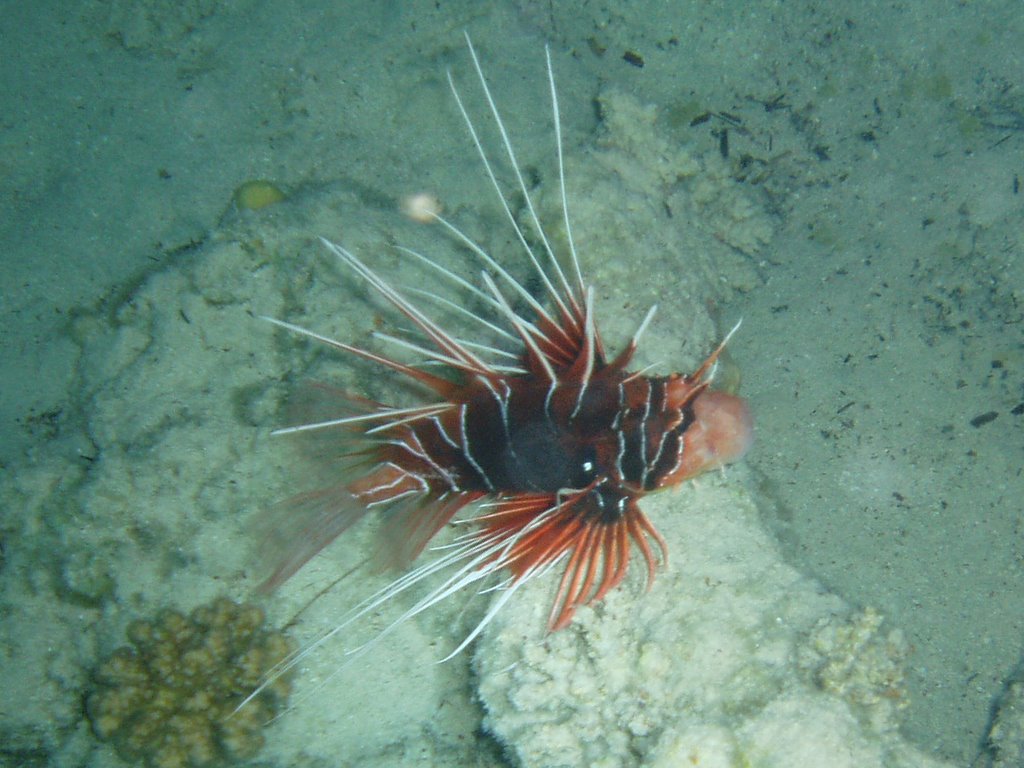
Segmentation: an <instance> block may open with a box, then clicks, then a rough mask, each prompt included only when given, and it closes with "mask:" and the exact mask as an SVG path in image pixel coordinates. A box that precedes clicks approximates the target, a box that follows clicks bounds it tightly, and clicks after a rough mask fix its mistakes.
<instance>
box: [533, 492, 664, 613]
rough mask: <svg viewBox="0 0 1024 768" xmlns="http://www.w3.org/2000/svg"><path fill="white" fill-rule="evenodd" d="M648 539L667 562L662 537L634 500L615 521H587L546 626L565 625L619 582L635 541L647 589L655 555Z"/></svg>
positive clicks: (656, 560) (650, 580) (627, 564)
mask: <svg viewBox="0 0 1024 768" xmlns="http://www.w3.org/2000/svg"><path fill="white" fill-rule="evenodd" d="M649 539H653V540H654V541H655V542H656V543H657V545H658V547H659V549H660V550H661V561H662V563H667V561H668V549H667V547H666V545H665V541H664V539H662V537H661V535H660V534H659V533H658V531H657V530H656V529H655V528H654V526H653V525H652V524H651V523H650V521H649V520H648V519H647V517H646V515H644V513H643V512H641V511H640V508H639V507H638V506H637V505H636V503H635V502H631V503H630V504H629V505H628V507H627V509H626V511H625V513H624V514H623V515H622V516H621V517H620V518H619V519H617V520H615V521H614V522H610V523H609V522H604V521H596V522H590V523H589V524H588V525H587V527H586V530H585V531H584V532H583V534H582V535H581V536H580V537H579V539H578V541H577V542H576V544H575V545H574V547H573V549H572V552H571V554H570V555H569V562H568V563H567V564H566V567H565V572H564V573H563V574H562V578H561V581H560V582H559V584H558V592H557V593H556V595H555V601H554V604H553V605H552V606H551V613H550V614H549V616H548V627H549V629H550V630H551V631H552V632H554V631H556V630H559V629H562V628H564V627H566V626H568V625H569V623H570V622H571V621H572V619H573V616H574V615H575V614H576V609H577V608H579V607H580V606H583V605H590V604H592V603H598V602H600V601H601V600H603V599H604V598H605V596H606V595H607V594H608V593H609V592H610V591H611V590H613V589H615V588H616V587H617V586H619V584H621V583H622V580H623V579H624V578H625V577H626V573H627V571H628V569H629V557H630V548H631V544H636V546H637V548H638V549H639V550H640V554H641V555H642V556H643V558H644V561H645V562H646V564H647V588H648V589H650V587H651V585H652V584H653V583H654V575H655V572H656V571H657V568H658V559H657V556H656V555H655V553H654V550H653V549H652V547H651V543H650V541H649Z"/></svg>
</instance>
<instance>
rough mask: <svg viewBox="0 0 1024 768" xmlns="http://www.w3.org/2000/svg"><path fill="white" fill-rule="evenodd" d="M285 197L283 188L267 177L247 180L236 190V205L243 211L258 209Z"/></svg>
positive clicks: (278, 201)
mask: <svg viewBox="0 0 1024 768" xmlns="http://www.w3.org/2000/svg"><path fill="white" fill-rule="evenodd" d="M284 199H285V194H284V192H282V191H281V188H280V187H278V186H277V185H276V184H274V183H273V182H272V181H266V180H265V179H253V180H251V181H246V182H244V183H242V184H240V185H239V186H238V189H236V190H235V205H237V206H238V208H239V209H240V210H243V211H258V210H260V209H261V208H266V207H267V206H268V205H273V204H274V203H280V202H281V201H282V200H284Z"/></svg>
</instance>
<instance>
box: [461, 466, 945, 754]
mask: <svg viewBox="0 0 1024 768" xmlns="http://www.w3.org/2000/svg"><path fill="white" fill-rule="evenodd" d="M735 472H736V473H737V474H738V473H741V472H742V470H737V471H735ZM645 508H646V509H647V510H648V512H649V513H650V516H651V518H652V521H653V522H654V523H655V525H656V526H658V527H659V529H660V530H661V531H662V533H663V534H664V535H665V537H666V539H667V540H668V541H669V542H670V546H671V547H672V551H671V558H672V559H671V565H670V567H669V568H668V569H667V570H663V571H662V572H660V573H659V575H658V577H657V580H656V582H655V584H654V586H653V588H652V589H651V590H650V591H649V592H646V593H645V592H644V589H643V586H642V582H643V579H642V573H641V572H640V571H641V569H639V568H636V569H634V571H635V572H634V573H632V574H631V579H630V580H628V583H627V585H626V586H625V588H623V589H619V590H616V591H615V592H614V593H612V594H611V595H609V597H608V598H607V599H606V600H605V601H604V603H603V604H601V605H599V606H596V607H594V608H585V609H583V610H581V611H580V612H579V614H578V618H577V620H576V621H575V622H574V623H573V625H572V626H570V627H569V628H568V629H566V630H564V631H561V632H557V633H554V634H550V635H548V634H545V632H544V631H543V629H542V627H543V624H544V617H545V613H546V610H547V607H548V606H547V600H548V598H549V597H550V595H549V594H548V593H549V585H548V584H546V583H544V582H543V581H541V582H534V583H532V584H530V585H528V586H527V587H525V588H523V590H522V593H521V594H520V595H518V597H519V599H517V600H512V601H509V603H508V605H507V606H506V607H505V609H503V611H502V612H501V613H500V614H499V615H498V616H497V617H496V618H495V620H494V621H493V622H492V624H491V625H490V627H489V628H488V630H487V631H486V633H485V636H484V638H483V640H482V642H481V643H480V645H479V647H478V650H477V653H476V658H475V663H476V668H477V671H478V673H479V676H480V684H479V690H480V695H481V697H482V698H483V700H484V702H485V705H486V707H487V720H486V726H487V728H489V729H490V730H491V731H492V732H493V733H494V734H495V735H496V736H497V737H498V738H499V739H500V740H501V741H502V742H503V743H504V744H505V745H506V747H507V748H508V749H509V750H510V751H511V752H513V753H514V754H515V755H516V757H517V759H518V760H519V761H520V762H521V763H522V765H524V766H528V767H529V766H548V767H553V766H566V767H568V766H601V767H602V768H613V767H616V768H617V767H619V766H657V767H658V768H668V767H669V766H679V765H699V766H703V767H705V768H707V767H709V766H710V767H714V768H718V767H719V766H720V767H721V768H734V767H737V766H744V767H745V768H746V767H748V766H749V767H750V768H754V767H755V766H756V767H757V768H783V767H785V768H801V767H803V766H806V767H807V768H818V767H819V766H824V765H828V766H831V767H832V768H844V767H846V766H849V768H854V767H855V766H856V768H869V767H871V766H879V768H881V766H886V767H896V768H911V767H912V766H913V767H914V768H938V766H940V765H944V764H943V763H940V762H938V761H936V760H934V759H932V758H930V757H928V756H926V755H924V754H922V753H921V752H919V751H917V750H916V749H915V748H913V747H911V746H910V745H909V744H908V743H907V742H905V741H904V740H903V739H902V738H901V737H900V735H899V733H898V731H897V719H896V715H897V713H898V712H899V710H900V709H901V708H902V707H903V706H904V702H905V692H904V691H903V690H902V688H901V687H900V684H901V680H902V677H901V675H902V673H901V660H902V658H903V655H904V654H905V652H906V648H905V643H904V642H903V640H902V638H901V636H900V634H899V633H898V632H897V631H886V630H885V629H884V628H883V625H882V621H881V618H880V617H879V615H878V614H877V613H876V612H874V611H870V610H868V611H864V612H860V613H853V612H851V610H850V608H849V607H848V606H846V605H845V604H844V603H843V602H842V601H841V600H840V599H839V598H838V597H836V596H834V595H830V594H828V593H826V592H825V591H824V590H823V589H822V588H821V586H820V585H819V584H817V583H816V582H815V581H813V580H811V579H809V578H807V577H805V576H803V575H801V574H800V573H798V572H797V571H796V570H794V569H793V568H791V567H790V566H789V565H787V564H786V563H785V562H784V561H783V559H782V558H781V556H780V554H779V552H778V550H777V549H776V546H775V544H774V543H773V541H772V540H771V538H770V537H769V535H768V534H767V533H766V532H765V531H764V530H763V528H762V527H761V524H760V523H759V521H758V517H757V510H756V508H755V506H754V504H753V503H752V501H751V498H750V497H749V495H748V493H747V492H746V491H745V490H744V489H743V487H742V485H739V484H736V483H734V482H732V481H731V480H727V481H722V480H721V479H719V478H717V477H713V478H708V479H704V480H701V481H699V485H698V487H696V488H693V487H687V488H684V489H683V490H681V491H680V492H678V493H665V494H660V495H658V496H657V497H653V498H651V499H650V500H649V503H647V504H646V505H645Z"/></svg>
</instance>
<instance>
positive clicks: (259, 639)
mask: <svg viewBox="0 0 1024 768" xmlns="http://www.w3.org/2000/svg"><path fill="white" fill-rule="evenodd" d="M263 622H264V616H263V611H262V610H260V609H259V608H257V607H255V606H252V605H240V604H238V603H234V602H232V601H231V600H228V599H226V598H220V599H217V600H215V601H214V602H212V603H210V604H209V605H205V606H201V607H199V608H196V609H195V610H194V611H193V612H192V614H191V615H190V616H187V617H186V616H184V615H182V614H181V613H178V612H177V611H172V610H167V611H164V612H162V613H161V614H160V615H159V616H158V617H157V618H156V619H155V620H153V621H142V620H139V621H135V622H133V623H132V624H131V625H130V626H129V627H128V632H127V635H128V640H129V642H130V645H127V646H123V647H121V648H118V649H117V650H116V651H115V652H114V653H113V654H112V655H111V656H110V657H109V658H108V659H106V660H105V661H104V662H103V663H102V664H101V665H100V666H99V668H98V669H97V670H96V673H95V675H94V681H95V690H93V691H92V692H91V693H90V694H89V695H88V697H87V700H86V709H87V712H88V715H89V719H90V720H91V722H92V726H93V730H94V731H95V733H96V735H97V736H99V738H101V739H104V740H108V739H109V740H111V741H112V742H113V744H114V746H115V748H116V749H117V751H118V753H119V754H120V755H121V756H122V757H123V758H125V759H126V760H129V761H131V762H135V763H137V762H139V761H144V762H145V763H146V764H147V765H149V766H152V768H202V766H210V765H215V764H216V765H221V764H224V763H226V762H231V761H234V760H244V759H248V758H252V757H254V756H255V755H256V754H257V753H258V752H259V750H260V749H261V748H262V746H263V735H262V733H261V731H262V728H263V725H264V724H265V723H266V722H267V721H268V720H270V719H272V718H273V716H274V714H275V713H276V712H277V711H278V710H279V709H280V708H281V707H282V706H283V705H284V703H285V702H286V701H287V698H288V694H289V692H290V686H289V683H288V681H287V680H286V679H284V678H279V679H277V680H275V681H274V682H272V683H271V684H270V685H268V686H267V687H266V688H265V689H264V690H263V691H262V692H261V693H260V695H259V696H257V697H255V698H254V699H253V700H252V701H250V702H249V703H247V704H246V705H245V706H244V707H243V708H242V709H241V710H239V711H238V712H236V711H235V709H236V707H238V705H239V703H241V701H242V700H243V699H244V698H245V697H246V696H248V695H249V694H250V693H251V692H252V691H253V690H254V689H255V688H256V687H257V686H258V685H259V684H260V682H261V681H262V680H263V678H264V676H265V675H266V674H267V672H268V671H269V670H270V669H271V668H272V667H273V666H274V665H275V664H277V663H278V662H279V661H281V660H282V659H283V658H284V657H285V656H287V655H288V653H289V652H290V650H291V648H290V643H289V640H288V639H287V638H286V637H285V636H284V635H283V634H282V633H280V632H277V631H274V630H271V629H267V628H265V627H264V626H263Z"/></svg>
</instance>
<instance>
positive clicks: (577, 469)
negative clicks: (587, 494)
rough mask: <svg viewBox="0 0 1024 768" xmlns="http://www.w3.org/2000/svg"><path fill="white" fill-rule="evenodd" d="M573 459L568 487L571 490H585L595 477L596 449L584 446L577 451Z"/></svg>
mask: <svg viewBox="0 0 1024 768" xmlns="http://www.w3.org/2000/svg"><path fill="white" fill-rule="evenodd" d="M574 459H575V461H574V466H573V469H572V475H571V476H570V478H569V486H570V487H572V488H586V487H587V486H588V485H590V484H591V483H592V482H593V481H594V479H595V478H596V477H597V448H595V447H594V446H592V445H585V446H583V447H582V448H581V449H580V450H579V452H578V453H577V454H576V456H575V457H574Z"/></svg>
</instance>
